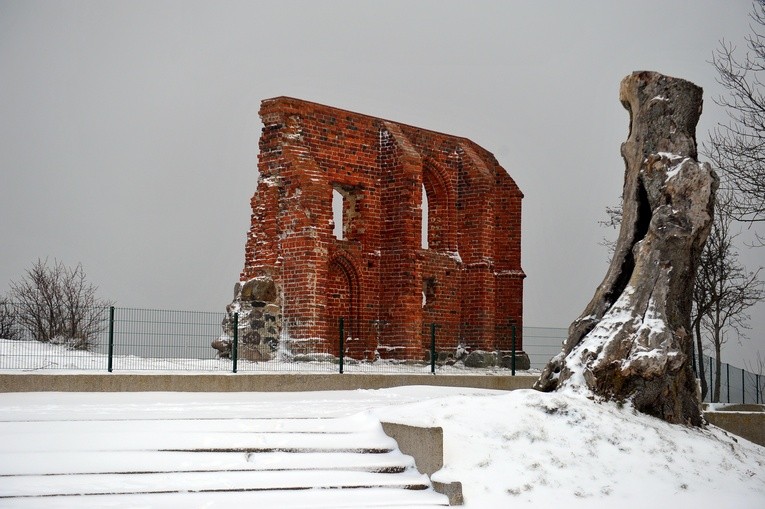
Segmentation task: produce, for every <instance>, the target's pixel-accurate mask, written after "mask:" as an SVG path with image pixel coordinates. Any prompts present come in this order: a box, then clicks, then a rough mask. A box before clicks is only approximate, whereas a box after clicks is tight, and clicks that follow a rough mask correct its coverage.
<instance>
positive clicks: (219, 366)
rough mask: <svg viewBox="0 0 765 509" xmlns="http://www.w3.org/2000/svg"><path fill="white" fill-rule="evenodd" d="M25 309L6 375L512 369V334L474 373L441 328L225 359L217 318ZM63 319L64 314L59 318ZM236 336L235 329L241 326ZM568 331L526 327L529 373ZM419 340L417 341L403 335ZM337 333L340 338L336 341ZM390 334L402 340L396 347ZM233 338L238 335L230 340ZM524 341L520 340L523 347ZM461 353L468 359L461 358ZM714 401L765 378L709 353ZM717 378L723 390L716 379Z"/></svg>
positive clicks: (241, 346)
mask: <svg viewBox="0 0 765 509" xmlns="http://www.w3.org/2000/svg"><path fill="white" fill-rule="evenodd" d="M29 315H30V313H29V312H28V307H27V308H24V309H22V308H21V307H20V306H19V305H17V304H15V303H12V302H8V301H0V369H3V370H24V371H34V370H43V369H46V370H51V369H53V370H95V371H186V372H301V373H338V372H339V373H459V372H465V373H469V372H477V370H480V372H483V373H486V372H495V373H501V374H510V373H512V371H513V370H512V367H511V364H510V363H509V362H507V359H508V358H511V357H512V356H510V357H508V356H507V353H508V350H509V349H511V348H512V341H511V335H510V333H509V332H508V334H506V336H507V337H505V336H503V337H501V338H497V339H496V344H497V345H501V348H502V349H503V350H504V352H505V354H503V355H505V357H496V358H493V359H491V358H490V359H489V362H487V363H485V365H482V366H470V367H468V366H467V364H468V363H466V362H464V357H462V356H463V355H464V354H465V353H466V352H465V351H461V349H462V346H461V343H460V340H459V337H458V334H457V333H456V332H455V331H451V330H445V329H442V328H440V327H439V326H438V325H437V324H429V323H423V324H418V325H413V326H411V327H410V326H407V325H406V324H405V325H403V326H399V327H404V329H405V330H391V327H390V326H388V325H387V324H385V323H381V322H372V323H370V324H366V325H364V324H360V323H353V322H347V321H345V320H343V324H342V325H341V324H340V323H339V321H338V323H337V324H327V334H326V336H329V338H327V337H324V338H293V337H290V335H289V334H288V333H287V331H283V333H282V335H281V337H280V340H279V341H278V344H275V345H265V344H248V343H247V341H246V339H247V338H236V341H235V342H234V343H235V345H236V348H233V349H232V351H231V352H229V353H228V354H226V355H223V356H221V355H219V353H218V351H217V350H216V349H214V348H213V347H212V346H211V344H212V343H213V342H214V341H216V340H217V339H218V338H219V337H220V336H221V333H222V327H221V323H222V322H223V320H224V318H225V317H226V315H225V313H223V312H220V313H216V312H194V311H172V310H157V309H135V308H93V309H86V310H82V311H81V315H82V316H80V317H79V319H78V321H75V320H74V319H68V320H67V319H58V321H57V320H54V319H53V318H52V317H50V316H48V317H47V319H46V317H42V318H40V317H31V316H29ZM59 318H60V317H59ZM237 330H238V329H237ZM566 334H567V331H566V329H563V328H552V327H524V328H523V331H522V335H521V337H522V349H521V348H519V352H523V353H525V354H527V355H528V357H529V361H530V369H531V371H532V372H535V371H537V370H540V369H542V368H543V367H544V366H545V364H546V363H547V362H548V361H549V360H550V359H551V358H552V357H553V356H555V355H557V354H558V353H559V352H560V350H561V345H562V342H563V341H564V340H565V338H566ZM412 336H415V338H416V339H415V341H408V340H407V339H406V338H410V337H412ZM333 337H334V339H332V338H333ZM392 338H399V339H398V343H397V342H396V340H392ZM227 339H228V340H229V341H231V340H233V339H234V338H227ZM519 342H520V341H519ZM460 357H462V359H463V361H462V362H458V359H460ZM704 371H705V373H704V377H705V379H706V381H707V384H708V387H709V390H708V393H707V395H706V397H705V401H707V402H724V403H763V402H765V397H764V395H765V377H764V376H762V375H759V374H755V373H751V372H749V371H746V370H743V369H740V368H737V367H735V366H731V365H729V364H726V363H721V364H720V366H719V368H718V366H717V365H716V363H715V360H714V359H713V358H710V357H707V356H704ZM718 372H719V390H717V387H716V383H717V377H718Z"/></svg>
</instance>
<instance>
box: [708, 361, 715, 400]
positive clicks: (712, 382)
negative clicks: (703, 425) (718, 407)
mask: <svg viewBox="0 0 765 509" xmlns="http://www.w3.org/2000/svg"><path fill="white" fill-rule="evenodd" d="M714 386H715V380H714V376H713V375H712V358H711V357H710V358H709V402H710V403H715V402H714V401H712V398H713V395H714Z"/></svg>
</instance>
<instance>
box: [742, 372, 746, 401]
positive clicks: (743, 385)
mask: <svg viewBox="0 0 765 509" xmlns="http://www.w3.org/2000/svg"><path fill="white" fill-rule="evenodd" d="M744 372H745V371H744V370H743V369H742V370H741V404H742V405H745V404H746V382H745V381H744Z"/></svg>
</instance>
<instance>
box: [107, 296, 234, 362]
mask: <svg viewBox="0 0 765 509" xmlns="http://www.w3.org/2000/svg"><path fill="white" fill-rule="evenodd" d="M223 317H224V314H223V313H211V312H196V311H171V310H158V309H132V308H116V309H115V312H114V329H113V337H114V344H113V349H112V352H113V359H112V362H113V368H114V370H131V371H134V370H140V371H143V370H162V371H168V370H169V371H174V370H179V371H231V369H232V361H231V360H230V359H220V358H218V356H217V351H216V350H215V349H213V348H212V347H211V346H210V345H211V343H212V341H213V340H214V339H215V338H217V337H218V336H220V334H221V321H222V320H223ZM107 347H108V345H107ZM100 352H101V353H102V354H108V350H107V349H106V348H105V347H104V345H103V344H102V345H101V347H100Z"/></svg>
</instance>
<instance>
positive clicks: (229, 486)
mask: <svg viewBox="0 0 765 509" xmlns="http://www.w3.org/2000/svg"><path fill="white" fill-rule="evenodd" d="M0 434H2V436H3V437H4V440H3V441H2V442H0V459H1V461H0V506H2V507H35V508H38V507H39V508H46V507H61V508H66V507H75V506H76V507H77V508H78V509H87V508H89V507H99V508H100V507H135V506H151V507H173V508H175V507H178V506H189V507H198V506H205V507H212V508H214V507H226V508H227V509H228V508H230V507H232V506H234V504H238V505H243V504H247V505H248V506H255V507H279V508H298V507H306V508H307V507H311V508H316V507H333V508H341V507H408V508H415V507H433V506H443V505H448V499H447V498H446V497H445V496H443V495H440V494H438V493H436V492H435V491H433V489H432V487H431V484H430V481H429V479H428V478H427V476H425V475H421V474H420V473H419V472H417V470H416V468H415V467H414V461H413V460H412V458H411V457H409V456H406V455H404V454H402V453H401V452H400V451H399V450H398V446H397V444H396V442H395V441H394V440H393V439H391V438H390V437H388V436H387V435H385V434H384V432H383V431H382V426H381V425H380V423H379V421H378V420H377V419H375V418H373V417H371V416H370V415H365V414H359V415H355V416H352V417H342V418H337V419H327V418H315V419H300V418H297V419H286V418H285V419H282V418H276V419H240V418H232V419H172V418H171V419H165V418H163V419H157V420H149V419H107V420H98V421H94V420H55V419H52V418H49V419H47V420H36V421H21V420H16V421H15V422H9V421H6V422H0Z"/></svg>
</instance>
